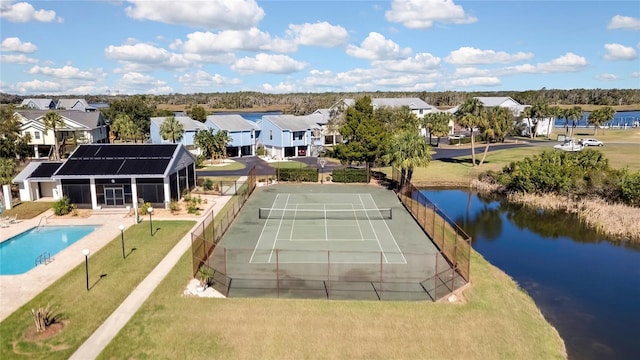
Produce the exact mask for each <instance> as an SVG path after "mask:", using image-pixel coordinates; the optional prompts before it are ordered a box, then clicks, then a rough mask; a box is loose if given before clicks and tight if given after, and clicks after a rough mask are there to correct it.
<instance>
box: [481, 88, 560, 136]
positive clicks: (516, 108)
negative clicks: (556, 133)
mask: <svg viewBox="0 0 640 360" xmlns="http://www.w3.org/2000/svg"><path fill="white" fill-rule="evenodd" d="M476 99H478V100H480V102H481V103H482V105H484V106H485V107H487V108H491V107H495V106H501V107H506V108H509V109H511V112H513V115H514V116H516V117H519V116H521V115H522V112H523V111H524V109H526V108H528V107H530V106H531V105H522V104H520V103H519V102H517V101H515V100H514V99H512V98H510V97H501V96H494V97H481V96H479V97H476ZM521 121H522V124H523V125H524V126H525V129H524V130H523V132H522V135H524V136H528V135H529V134H530V131H532V130H533V131H534V135H535V136H541V135H542V136H549V135H551V132H552V131H553V124H554V122H555V118H553V117H548V118H544V119H536V120H535V121H534V120H532V119H529V118H523V119H522V120H521Z"/></svg>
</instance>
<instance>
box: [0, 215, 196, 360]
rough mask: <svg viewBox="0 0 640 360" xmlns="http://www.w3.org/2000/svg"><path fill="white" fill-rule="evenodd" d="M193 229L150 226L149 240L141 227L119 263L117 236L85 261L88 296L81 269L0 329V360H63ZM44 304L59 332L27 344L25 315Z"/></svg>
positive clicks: (128, 239)
mask: <svg viewBox="0 0 640 360" xmlns="http://www.w3.org/2000/svg"><path fill="white" fill-rule="evenodd" d="M194 224H195V223H194V222H193V221H154V222H153V225H154V227H157V228H159V230H158V231H157V232H156V233H155V234H154V236H153V237H151V236H150V234H149V224H148V222H146V221H143V222H142V223H140V224H137V225H134V226H132V227H130V228H128V229H127V230H126V231H125V235H124V236H125V246H126V247H125V249H127V250H126V251H127V254H128V255H127V258H126V259H122V247H121V243H120V236H118V237H117V238H115V239H114V240H113V241H111V242H110V243H109V244H107V245H106V246H105V247H103V248H102V249H101V250H100V251H98V252H96V253H95V254H91V256H90V257H89V284H90V288H91V290H90V291H88V292H87V290H86V283H85V268H84V264H81V265H79V266H77V267H75V268H74V269H71V270H70V271H69V273H67V274H66V275H64V276H63V277H62V278H60V279H59V280H58V281H56V282H55V283H54V284H53V285H51V286H50V287H48V288H47V289H46V290H44V291H43V292H42V293H40V294H38V295H37V296H36V297H35V298H34V299H33V300H31V301H30V302H28V303H27V304H26V305H24V306H23V307H21V308H20V309H18V310H17V311H16V312H14V313H13V314H11V315H10V316H9V317H8V318H6V319H5V320H4V321H2V323H0V339H2V344H1V347H0V359H67V358H69V356H71V354H72V353H73V352H74V351H75V350H76V349H77V348H78V347H79V346H80V345H82V343H83V342H84V341H85V340H86V339H87V338H88V337H89V336H90V335H91V334H92V333H93V332H94V331H95V330H96V329H97V328H98V326H100V325H101V324H102V322H104V320H105V319H106V318H107V317H108V316H109V315H110V314H111V313H112V312H113V311H114V310H115V309H116V308H117V307H118V306H119V305H120V303H122V301H123V300H124V299H125V298H126V297H127V296H128V295H129V293H131V291H132V290H133V289H134V288H135V287H136V286H137V285H138V284H139V283H140V282H141V281H142V280H143V279H144V278H145V277H146V276H147V275H148V274H149V272H150V271H151V270H152V269H153V268H154V267H155V266H156V265H157V264H158V263H159V262H160V261H161V260H162V259H163V258H164V257H165V255H166V254H167V253H168V252H169V250H171V248H173V246H174V245H175V244H176V243H177V242H178V241H179V240H180V239H181V238H182V237H183V236H184V235H185V234H186V233H187V232H188V231H189V230H190V229H191V228H192V227H193V225H194ZM131 249H135V250H131ZM187 273H188V271H187ZM47 304H51V305H52V307H53V308H54V309H55V310H56V311H55V313H57V314H60V315H62V319H63V324H64V328H63V329H62V331H61V332H60V333H58V334H57V335H55V336H53V337H50V338H47V339H32V338H31V337H32V334H31V333H33V329H35V326H34V323H33V318H32V316H31V313H30V310H31V309H33V308H38V307H41V306H46V305H47Z"/></svg>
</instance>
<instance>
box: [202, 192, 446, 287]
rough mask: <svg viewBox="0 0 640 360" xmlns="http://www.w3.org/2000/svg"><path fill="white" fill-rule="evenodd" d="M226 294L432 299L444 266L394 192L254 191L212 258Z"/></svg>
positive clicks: (211, 261)
mask: <svg viewBox="0 0 640 360" xmlns="http://www.w3.org/2000/svg"><path fill="white" fill-rule="evenodd" d="M210 265H211V267H213V268H214V269H215V270H216V272H219V273H222V274H224V276H225V278H227V281H225V285H226V286H227V287H228V288H227V289H226V292H225V293H227V294H228V296H230V297H234V296H237V297H256V296H257V297H302V298H332V299H372V300H375V299H377V300H382V299H404V300H423V299H427V300H428V299H431V300H432V295H430V294H429V290H430V289H432V288H434V287H436V286H437V284H431V283H430V280H428V279H431V278H432V277H433V276H434V274H435V273H436V270H437V268H438V267H442V266H445V265H446V266H447V267H448V266H449V265H448V263H446V261H445V260H444V259H443V258H442V256H441V255H439V253H438V251H437V249H436V247H435V246H434V245H433V243H432V242H431V240H430V239H429V238H428V237H427V236H426V235H425V234H424V232H423V231H422V230H421V229H420V227H419V226H418V225H417V224H416V223H415V221H414V219H413V218H412V217H411V215H410V214H409V213H408V212H407V211H406V210H405V208H404V207H403V206H402V204H401V203H400V202H399V200H398V198H397V197H396V196H395V194H394V193H393V192H392V191H389V190H386V189H383V188H380V187H376V186H372V185H333V184H332V185H328V184H327V185H320V184H314V185H290V184H283V185H280V184H279V185H275V186H269V187H262V188H258V189H256V191H255V192H254V194H253V195H252V196H251V197H250V198H249V200H248V201H247V203H246V204H245V206H244V207H243V209H242V210H241V212H240V214H239V215H238V217H237V218H236V220H235V221H234V223H233V225H232V226H231V227H230V229H229V230H228V231H227V233H226V234H225V236H224V237H223V239H222V241H221V243H220V244H219V246H218V247H216V249H215V251H214V254H213V256H212V257H211V258H210Z"/></svg>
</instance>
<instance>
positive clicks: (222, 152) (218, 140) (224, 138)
mask: <svg viewBox="0 0 640 360" xmlns="http://www.w3.org/2000/svg"><path fill="white" fill-rule="evenodd" d="M231 140H232V139H231V137H230V136H229V133H227V132H226V131H218V132H217V133H215V135H213V155H214V156H217V157H218V158H224V157H225V156H226V153H227V145H228V144H229V142H231Z"/></svg>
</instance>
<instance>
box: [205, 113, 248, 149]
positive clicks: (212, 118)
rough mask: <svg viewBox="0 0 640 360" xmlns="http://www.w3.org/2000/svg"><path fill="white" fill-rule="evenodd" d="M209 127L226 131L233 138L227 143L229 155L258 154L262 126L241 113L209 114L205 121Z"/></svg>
mask: <svg viewBox="0 0 640 360" xmlns="http://www.w3.org/2000/svg"><path fill="white" fill-rule="evenodd" d="M204 124H205V126H206V127H207V128H209V129H214V130H215V131H216V132H217V131H225V132H226V133H227V135H229V137H230V138H231V140H230V141H229V143H228V144H227V156H228V157H238V156H247V155H255V154H256V145H257V143H258V138H259V137H260V128H259V127H258V125H257V124H256V123H255V122H253V121H249V120H247V119H245V118H243V117H242V116H240V115H236V114H229V115H209V116H207V120H206V121H205V122H204Z"/></svg>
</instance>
